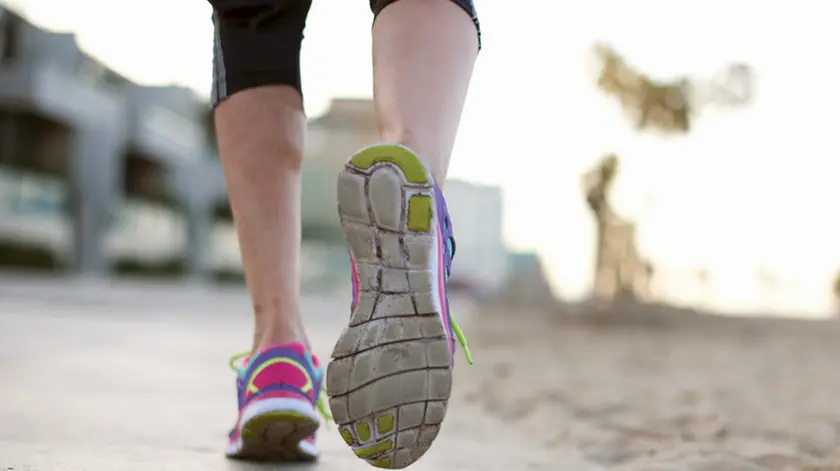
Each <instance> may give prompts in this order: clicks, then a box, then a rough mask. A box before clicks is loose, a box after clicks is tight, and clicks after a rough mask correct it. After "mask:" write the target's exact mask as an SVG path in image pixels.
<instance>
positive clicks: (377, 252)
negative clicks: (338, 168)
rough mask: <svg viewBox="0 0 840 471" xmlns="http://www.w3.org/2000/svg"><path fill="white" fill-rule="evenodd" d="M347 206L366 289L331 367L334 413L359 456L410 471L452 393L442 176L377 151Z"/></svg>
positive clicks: (385, 149)
mask: <svg viewBox="0 0 840 471" xmlns="http://www.w3.org/2000/svg"><path fill="white" fill-rule="evenodd" d="M338 200H339V214H340V216H341V225H342V229H343V231H344V235H345V238H346V239H347V243H348V245H349V247H350V253H351V255H352V257H353V259H354V261H355V262H356V272H357V274H358V281H359V289H360V293H359V298H358V302H357V303H356V307H355V309H354V311H353V313H352V315H351V319H350V324H349V326H348V327H347V328H346V329H345V331H344V332H343V333H342V335H341V337H340V338H339V340H338V342H337V343H336V346H335V349H334V351H333V354H332V361H331V362H330V364H329V366H328V368H327V377H326V385H327V395H328V396H329V398H330V408H331V409H332V415H333V418H334V419H335V421H336V423H337V424H338V425H339V431H340V433H341V436H342V438H343V439H344V441H345V442H347V444H348V445H350V446H351V448H352V449H353V451H354V453H355V454H356V455H357V456H358V457H359V458H362V459H364V460H366V461H367V462H368V463H370V464H371V465H373V466H376V467H380V468H390V469H397V468H404V467H406V466H408V465H410V464H411V463H413V462H415V461H416V460H417V459H419V458H420V457H421V456H422V455H423V454H424V453H425V452H426V450H428V448H429V446H431V443H432V441H433V440H434V439H435V437H436V436H437V434H438V432H439V430H440V424H441V422H442V421H443V417H444V415H445V413H446V407H447V402H448V400H449V396H450V394H451V389H452V370H451V352H450V350H449V343H448V341H447V337H446V333H445V331H444V324H443V321H442V317H441V305H440V304H441V302H440V296H439V293H438V292H437V286H438V268H439V267H438V250H439V248H438V243H437V234H436V231H437V226H436V224H435V222H434V221H435V220H436V219H435V218H436V217H437V215H436V206H435V189H434V180H433V178H432V176H431V173H430V172H429V170H428V169H427V168H426V167H425V165H424V164H423V163H422V161H421V160H420V159H419V158H418V157H417V156H416V155H415V154H414V153H413V152H411V151H410V150H408V149H406V148H404V147H402V146H397V145H377V146H372V147H369V148H367V149H364V150H362V151H360V152H359V153H358V154H356V155H355V156H353V157H352V158H351V159H350V160H349V161H348V163H347V165H346V167H345V169H344V170H343V171H342V172H341V174H340V175H339V178H338Z"/></svg>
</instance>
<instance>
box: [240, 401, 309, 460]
mask: <svg viewBox="0 0 840 471" xmlns="http://www.w3.org/2000/svg"><path fill="white" fill-rule="evenodd" d="M275 402H277V403H282V404H274V403H275ZM286 402H288V400H285V399H266V400H263V401H260V402H259V403H257V404H253V406H255V407H253V408H252V409H251V410H249V409H248V408H247V407H246V410H244V411H243V419H244V422H243V423H242V424H241V432H240V434H239V435H240V439H239V440H238V441H236V442H233V443H231V444H230V445H228V450H227V456H228V458H231V459H237V460H245V461H265V462H309V461H315V460H316V459H317V453H316V452H314V451H313V450H307V449H304V447H302V446H301V441H302V440H304V439H306V438H307V437H309V436H310V435H312V434H313V433H315V432H316V431H317V430H318V427H319V425H320V423H319V421H318V419H317V418H315V417H313V416H312V415H309V414H308V413H305V412H302V411H297V410H295V409H299V408H300V407H288V404H285V403H286ZM295 402H300V403H301V405H302V406H303V407H310V408H311V407H312V406H311V405H310V404H308V403H304V402H303V401H295ZM292 405H294V406H297V404H292ZM248 416H251V417H248Z"/></svg>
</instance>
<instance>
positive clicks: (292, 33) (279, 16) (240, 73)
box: [210, 0, 312, 105]
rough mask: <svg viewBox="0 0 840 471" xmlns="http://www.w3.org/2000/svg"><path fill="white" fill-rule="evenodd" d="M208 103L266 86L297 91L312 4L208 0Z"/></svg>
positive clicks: (306, 1) (287, 0) (291, 0)
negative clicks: (211, 26) (210, 56)
mask: <svg viewBox="0 0 840 471" xmlns="http://www.w3.org/2000/svg"><path fill="white" fill-rule="evenodd" d="M210 3H211V4H212V5H213V23H214V26H215V30H216V31H215V39H214V48H213V96H212V101H213V104H214V105H216V104H218V103H220V102H221V101H223V100H225V99H226V98H227V97H229V96H231V95H233V94H234V93H237V92H240V91H243V90H248V89H252V88H256V87H261V86H266V85H287V86H290V87H292V88H294V89H295V90H296V91H297V93H300V91H301V80H300V48H301V44H302V42H303V30H304V27H305V26H306V17H307V15H308V14H309V8H310V6H311V4H312V1H311V0H210Z"/></svg>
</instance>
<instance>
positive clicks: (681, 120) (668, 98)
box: [584, 44, 753, 285]
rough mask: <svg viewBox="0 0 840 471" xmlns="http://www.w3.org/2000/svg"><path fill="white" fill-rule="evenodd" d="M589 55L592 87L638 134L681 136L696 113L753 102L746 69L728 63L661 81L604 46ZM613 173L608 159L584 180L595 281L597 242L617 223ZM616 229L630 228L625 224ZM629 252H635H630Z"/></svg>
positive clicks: (615, 164)
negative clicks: (594, 68)
mask: <svg viewBox="0 0 840 471" xmlns="http://www.w3.org/2000/svg"><path fill="white" fill-rule="evenodd" d="M594 53H595V57H596V58H597V59H598V63H599V66H600V67H599V73H598V79H597V84H598V87H599V88H600V89H601V90H602V91H603V92H604V93H606V94H607V95H609V96H612V97H614V98H617V99H618V103H619V104H620V106H621V108H622V111H624V114H625V115H626V116H627V117H628V118H629V119H630V120H631V123H632V124H633V126H634V127H635V129H636V130H637V131H639V132H643V131H659V132H662V133H664V134H668V135H675V134H686V133H688V132H690V131H691V129H692V124H693V119H694V117H695V116H696V114H697V112H698V111H699V110H700V109H703V108H705V107H708V106H719V107H740V106H744V105H746V104H748V103H749V102H750V101H751V100H752V97H753V72H752V69H751V67H749V66H748V65H746V64H742V63H738V64H732V65H730V66H728V67H727V68H726V69H725V70H724V72H723V73H722V74H720V76H719V77H717V78H715V79H712V80H705V81H703V80H698V79H695V78H689V77H684V76H683V77H675V78H673V79H671V80H667V81H663V80H655V79H653V78H651V77H650V76H649V75H647V74H645V73H644V72H641V71H639V70H637V69H636V68H634V67H633V66H632V65H630V64H629V63H628V62H627V61H626V60H625V58H624V57H622V56H621V55H620V54H619V53H618V52H617V51H616V50H615V49H613V48H612V47H610V46H608V45H606V44H596V45H595V47H594ZM617 168H618V157H617V156H615V155H609V156H607V157H605V158H604V159H603V160H602V161H601V163H600V164H599V165H598V166H597V167H596V168H595V169H593V170H592V171H590V172H589V173H588V174H587V175H585V176H584V189H585V194H586V201H587V204H588V205H589V207H590V209H591V210H592V211H593V213H594V215H595V218H596V221H597V225H598V235H597V236H598V240H599V242H598V253H597V260H596V264H598V265H597V267H596V279H597V277H598V276H599V274H598V273H599V269H600V268H601V267H602V263H603V261H604V254H603V253H601V251H602V250H603V246H604V244H603V243H602V242H601V241H605V240H608V239H609V238H610V236H609V234H606V232H607V231H609V230H610V227H611V223H610V222H609V219H610V218H612V219H613V220H618V219H620V218H617V216H615V213H614V212H612V209H611V205H610V204H609V198H608V196H609V189H610V188H611V186H612V184H613V183H614V180H615V174H616V171H617ZM622 224H623V225H625V226H627V225H633V223H631V222H629V221H624V222H622ZM634 243H635V242H634ZM631 251H632V252H634V253H635V252H636V250H635V247H633V248H632V250H631ZM636 258H638V255H637V254H636ZM701 271H702V270H701ZM699 278H700V279H699V280H698V281H699V282H700V284H701V285H707V284H708V279H707V278H708V274H707V273H705V274H703V275H702V276H701V277H699Z"/></svg>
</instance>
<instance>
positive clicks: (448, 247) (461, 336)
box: [444, 218, 473, 365]
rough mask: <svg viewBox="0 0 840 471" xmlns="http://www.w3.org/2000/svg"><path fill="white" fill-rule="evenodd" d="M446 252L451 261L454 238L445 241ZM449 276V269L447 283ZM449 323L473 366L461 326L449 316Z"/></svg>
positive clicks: (453, 256) (468, 361)
mask: <svg viewBox="0 0 840 471" xmlns="http://www.w3.org/2000/svg"><path fill="white" fill-rule="evenodd" d="M444 224H446V225H447V226H448V225H449V219H448V218H447V219H446V221H445V222H444ZM446 250H447V251H448V252H449V259H450V260H452V259H454V258H455V238H454V237H452V236H450V237H449V238H448V239H447V240H446ZM450 274H451V272H450V270H449V268H447V269H446V281H449V275H450ZM449 323H450V324H452V332H453V333H455V338H456V339H458V343H459V344H461V350H463V351H464V356H465V357H466V358H467V363H469V364H470V365H472V364H473V359H472V355H471V354H470V347H469V345H467V337H466V336H465V335H464V331H462V330H461V326H459V325H458V323H457V322H455V319H454V318H453V317H452V315H449Z"/></svg>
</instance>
